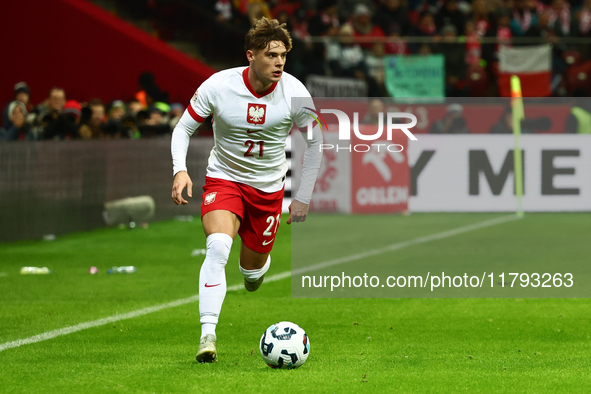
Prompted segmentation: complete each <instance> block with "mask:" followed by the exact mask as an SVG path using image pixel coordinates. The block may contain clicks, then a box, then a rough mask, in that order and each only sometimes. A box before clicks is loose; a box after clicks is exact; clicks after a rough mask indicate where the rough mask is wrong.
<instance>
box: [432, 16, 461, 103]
mask: <svg viewBox="0 0 591 394" xmlns="http://www.w3.org/2000/svg"><path fill="white" fill-rule="evenodd" d="M441 34H442V36H443V38H442V39H441V41H440V42H439V43H438V44H437V46H436V49H435V52H437V53H441V54H442V55H443V57H444V60H445V90H446V96H448V97H461V96H465V95H466V92H464V90H463V86H462V84H463V80H464V78H465V76H466V47H465V45H463V44H461V43H459V42H457V32H456V28H455V26H454V25H446V26H444V27H443V29H442V30H441Z"/></svg>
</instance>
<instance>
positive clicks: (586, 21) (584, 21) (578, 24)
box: [574, 0, 591, 37]
mask: <svg viewBox="0 0 591 394" xmlns="http://www.w3.org/2000/svg"><path fill="white" fill-rule="evenodd" d="M590 32H591V0H585V2H584V3H583V6H582V7H581V9H580V10H579V11H578V12H577V13H576V14H575V18H574V33H575V34H576V35H577V36H579V37H589V36H590V35H591V34H590Z"/></svg>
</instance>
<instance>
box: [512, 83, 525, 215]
mask: <svg viewBox="0 0 591 394" xmlns="http://www.w3.org/2000/svg"><path fill="white" fill-rule="evenodd" d="M511 108H512V112H513V113H512V115H513V136H514V137H515V148H514V149H513V173H514V174H515V195H516V197H517V216H518V217H523V206H522V199H523V157H522V155H521V144H520V142H519V138H520V136H521V120H522V119H523V118H525V110H524V107H523V98H522V96H521V82H520V80H519V77H518V76H517V75H512V76H511Z"/></svg>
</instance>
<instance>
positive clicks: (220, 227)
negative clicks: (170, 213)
mask: <svg viewBox="0 0 591 394" xmlns="http://www.w3.org/2000/svg"><path fill="white" fill-rule="evenodd" d="M202 221H203V230H204V231H205V235H206V237H207V241H206V254H205V260H204V261H203V264H202V265H201V271H200V272H199V315H200V321H201V341H200V344H199V351H198V353H197V361H200V362H215V361H216V360H217V351H216V347H215V341H216V334H215V329H216V325H217V323H218V319H219V315H220V312H221V310H222V304H223V302H224V298H225V297H226V287H227V286H226V272H225V267H226V264H227V262H228V257H229V256H230V250H231V249H232V242H233V240H234V238H235V237H236V234H237V233H238V228H239V227H240V219H239V218H238V216H237V215H236V214H234V213H232V212H230V211H226V210H217V211H211V212H208V213H206V214H205V215H203V218H202Z"/></svg>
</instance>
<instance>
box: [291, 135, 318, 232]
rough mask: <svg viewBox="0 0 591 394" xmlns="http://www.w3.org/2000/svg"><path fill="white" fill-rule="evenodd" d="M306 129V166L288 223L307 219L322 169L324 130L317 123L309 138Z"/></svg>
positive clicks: (303, 169)
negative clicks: (321, 146)
mask: <svg viewBox="0 0 591 394" xmlns="http://www.w3.org/2000/svg"><path fill="white" fill-rule="evenodd" d="M304 130H306V129H305V128H301V129H300V131H301V132H302V136H303V137H304V140H305V141H306V144H307V145H308V147H307V148H306V152H305V153H304V166H303V168H302V179H301V181H300V188H299V190H298V192H297V194H296V197H295V199H294V200H293V201H292V202H291V204H290V206H289V219H287V224H290V223H291V222H303V221H305V220H306V216H307V215H308V209H309V207H310V200H311V199H312V192H314V184H316V178H318V171H320V164H321V163H322V152H321V151H320V145H321V144H322V132H321V131H320V126H318V124H316V125H315V126H314V127H313V129H312V138H308V137H307V130H306V131H304Z"/></svg>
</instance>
